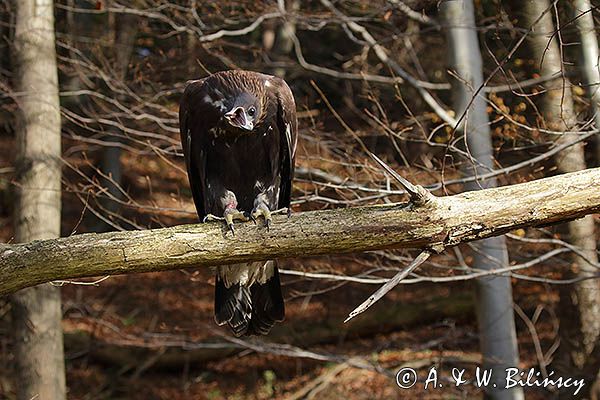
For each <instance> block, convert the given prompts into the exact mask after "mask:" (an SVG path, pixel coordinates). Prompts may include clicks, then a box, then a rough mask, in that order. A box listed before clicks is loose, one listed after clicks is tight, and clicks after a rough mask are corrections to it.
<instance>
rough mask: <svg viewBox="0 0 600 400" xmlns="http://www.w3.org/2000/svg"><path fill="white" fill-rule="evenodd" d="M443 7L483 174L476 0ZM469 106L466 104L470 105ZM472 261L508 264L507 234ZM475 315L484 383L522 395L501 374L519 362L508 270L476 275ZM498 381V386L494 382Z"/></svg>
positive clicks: (493, 391)
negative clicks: (487, 377) (486, 372)
mask: <svg viewBox="0 0 600 400" xmlns="http://www.w3.org/2000/svg"><path fill="white" fill-rule="evenodd" d="M441 12H442V15H443V18H444V20H445V23H446V25H447V28H446V29H447V37H448V47H449V49H448V51H449V64H450V68H451V69H452V70H453V72H454V73H455V74H456V75H457V76H458V77H459V79H455V80H453V82H452V94H453V103H454V104H453V105H454V110H455V111H456V115H457V116H460V115H462V114H463V113H465V112H466V115H465V118H464V119H463V121H462V122H461V124H460V126H458V127H456V130H457V132H458V131H463V132H464V141H465V143H464V144H465V147H466V148H467V149H468V151H469V153H470V155H471V157H472V158H473V160H465V164H464V166H463V167H462V170H463V173H465V174H466V175H473V174H481V173H485V172H488V171H489V170H491V169H493V154H492V139H491V133H490V122H489V118H488V115H487V112H486V102H485V99H484V98H483V94H482V93H483V92H480V93H479V94H478V95H477V96H476V97H475V98H474V97H473V96H475V92H476V91H477V90H478V89H479V88H480V87H481V86H482V85H483V71H482V64H483V62H482V59H481V52H480V49H479V41H478V38H477V30H476V26H475V12H474V9H473V1H472V0H457V1H447V2H444V3H442V5H441ZM467 108H468V109H467ZM493 186H496V181H495V180H494V179H490V180H487V181H485V182H474V183H472V184H468V185H467V187H465V189H466V190H477V189H480V188H488V187H493ZM474 249H475V254H474V261H473V267H474V268H477V269H482V270H490V269H495V268H498V267H504V266H507V265H508V252H507V250H506V243H505V239H504V237H503V236H500V237H493V238H489V239H485V240H481V241H478V242H476V243H475V244H474ZM476 294H477V302H476V303H477V304H478V307H477V319H478V323H479V334H480V340H481V352H482V354H483V364H484V368H486V369H488V368H491V369H493V375H492V376H493V379H494V382H495V385H490V386H488V388H487V389H486V397H487V398H491V399H523V390H522V389H521V388H519V387H515V388H512V389H510V390H503V388H504V386H505V384H504V383H503V381H502V375H503V374H505V370H506V368H508V367H515V366H517V365H519V352H518V348H517V338H516V331H515V320H514V313H513V300H512V287H511V282H510V278H509V277H507V276H490V277H486V278H480V279H478V280H477V293H476ZM494 386H495V387H494Z"/></svg>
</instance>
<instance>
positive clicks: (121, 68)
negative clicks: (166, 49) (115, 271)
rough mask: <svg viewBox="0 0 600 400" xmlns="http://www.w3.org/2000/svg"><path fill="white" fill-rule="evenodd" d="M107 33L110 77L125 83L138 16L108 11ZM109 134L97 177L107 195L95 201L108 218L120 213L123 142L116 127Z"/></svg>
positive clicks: (102, 224)
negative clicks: (110, 61)
mask: <svg viewBox="0 0 600 400" xmlns="http://www.w3.org/2000/svg"><path fill="white" fill-rule="evenodd" d="M108 22H109V23H108V32H107V33H108V36H109V40H108V43H110V46H111V48H109V49H108V54H110V53H112V54H111V56H112V59H113V66H114V77H115V78H116V80H117V81H118V82H117V85H121V86H125V85H126V84H125V80H126V77H127V71H128V69H129V60H130V59H131V55H132V54H133V46H134V44H135V38H136V36H137V32H138V23H139V22H140V20H139V18H138V17H137V16H135V15H128V14H125V15H118V14H115V13H110V14H109V18H108ZM117 100H118V101H121V102H123V101H124V98H123V96H122V95H118V96H117ZM109 132H110V133H109V134H108V135H106V136H105V140H106V141H107V142H111V143H116V144H115V145H114V146H106V147H104V149H103V151H102V163H101V170H102V174H103V175H104V176H103V177H101V178H100V182H101V183H102V186H104V187H105V188H106V189H107V194H106V195H107V196H110V198H102V199H101V200H100V201H99V203H100V207H101V208H102V210H101V212H103V213H105V214H106V218H107V219H108V220H113V219H114V218H113V215H115V214H118V213H119V212H120V205H119V203H118V202H117V201H115V200H113V199H119V200H121V199H123V197H124V196H123V193H122V192H121V183H122V176H123V173H122V166H121V153H122V150H121V147H120V146H119V145H118V143H121V142H123V134H122V132H121V131H120V130H119V129H117V128H113V129H110V131H109ZM113 229H114V227H113V226H111V225H110V224H108V223H107V222H106V221H104V220H101V219H99V220H98V224H97V225H96V227H95V228H94V230H95V231H96V232H107V231H111V230H113Z"/></svg>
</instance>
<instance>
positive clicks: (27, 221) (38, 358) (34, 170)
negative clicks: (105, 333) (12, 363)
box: [11, 0, 66, 400]
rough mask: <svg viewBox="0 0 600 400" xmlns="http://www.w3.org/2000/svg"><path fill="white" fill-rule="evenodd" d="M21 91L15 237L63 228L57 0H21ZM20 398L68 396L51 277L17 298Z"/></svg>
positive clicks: (47, 234)
mask: <svg viewBox="0 0 600 400" xmlns="http://www.w3.org/2000/svg"><path fill="white" fill-rule="evenodd" d="M14 6H15V9H16V10H17V13H16V14H17V15H16V21H15V40H14V59H15V77H16V79H15V81H16V82H15V91H16V92H17V93H22V95H21V96H20V97H19V102H18V104H19V107H20V111H19V113H18V116H17V127H16V135H17V146H18V150H17V159H16V180H17V184H16V195H17V196H16V197H17V202H16V204H15V218H14V221H15V240H16V241H17V242H29V241H31V240H35V239H49V238H55V237H58V236H60V212H61V202H60V201H61V186H60V181H61V161H60V155H61V142H60V108H59V98H58V72H57V68H56V51H55V48H54V45H55V40H54V14H53V13H54V4H53V1H52V0H18V1H15V5H14ZM11 301H12V315H13V329H14V339H15V342H14V346H15V356H16V374H17V376H16V377H17V382H18V384H17V385H15V386H16V387H17V388H18V389H17V398H18V399H22V400H30V399H39V400H61V399H65V398H66V393H65V392H66V389H65V386H66V385H65V367H64V357H63V336H62V329H61V319H62V313H61V305H60V290H59V289H58V288H57V287H54V286H51V285H49V284H45V285H40V286H37V287H33V288H29V289H25V290H22V291H20V292H18V293H16V294H15V295H13V296H12V298H11Z"/></svg>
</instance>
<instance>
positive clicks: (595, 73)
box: [573, 0, 600, 165]
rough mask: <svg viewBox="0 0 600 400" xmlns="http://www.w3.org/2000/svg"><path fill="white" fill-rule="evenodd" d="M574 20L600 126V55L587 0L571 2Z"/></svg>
mask: <svg viewBox="0 0 600 400" xmlns="http://www.w3.org/2000/svg"><path fill="white" fill-rule="evenodd" d="M573 8H574V14H575V15H574V18H575V23H576V24H577V30H578V31H579V37H580V39H581V55H582V57H581V64H582V66H583V73H584V78H585V83H586V84H587V85H588V93H589V95H590V99H591V109H592V112H593V113H594V121H595V122H596V127H599V126H600V65H598V63H599V62H600V55H599V54H598V37H597V36H596V30H595V29H594V16H593V14H592V11H593V9H592V5H591V4H590V1H589V0H573ZM596 165H600V135H596Z"/></svg>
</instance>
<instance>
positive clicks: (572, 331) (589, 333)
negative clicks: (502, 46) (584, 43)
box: [524, 0, 600, 396]
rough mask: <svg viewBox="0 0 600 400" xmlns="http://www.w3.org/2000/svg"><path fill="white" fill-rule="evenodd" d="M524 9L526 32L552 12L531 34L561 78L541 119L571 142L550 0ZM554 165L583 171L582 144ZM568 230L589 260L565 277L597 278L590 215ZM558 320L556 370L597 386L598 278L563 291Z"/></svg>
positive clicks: (572, 123) (568, 97)
mask: <svg viewBox="0 0 600 400" xmlns="http://www.w3.org/2000/svg"><path fill="white" fill-rule="evenodd" d="M524 6H525V22H526V24H527V26H528V27H529V26H532V25H534V23H535V22H536V20H537V19H538V18H540V16H541V15H542V14H543V13H544V12H545V11H547V10H549V12H546V14H545V15H544V16H543V17H542V18H541V19H540V20H539V22H537V24H536V25H535V26H534V31H533V32H532V34H531V35H530V45H531V49H532V50H533V56H534V57H535V60H536V61H538V62H540V61H541V60H543V63H542V64H541V66H540V69H541V71H540V72H541V74H542V76H556V77H557V78H556V79H555V80H552V81H549V82H548V83H547V84H546V90H547V91H546V93H545V94H544V95H543V98H542V103H541V106H542V114H543V116H544V119H545V122H546V124H547V127H548V128H550V129H552V130H557V131H562V132H564V133H563V134H562V135H561V136H560V137H559V138H558V140H557V142H558V143H562V142H565V141H569V140H572V139H573V138H574V137H576V134H573V133H568V131H569V130H570V129H573V128H575V127H576V124H577V120H576V116H575V112H574V106H573V96H572V93H571V85H570V82H569V80H568V79H567V78H566V77H564V76H563V74H562V67H563V63H562V60H561V52H560V48H559V44H558V41H557V39H556V34H555V26H554V22H553V20H552V15H553V14H554V13H553V9H552V8H551V5H550V3H549V1H548V0H527V1H525V2H524ZM555 162H556V165H557V167H558V169H559V171H560V172H572V171H578V170H582V169H585V168H586V164H585V157H584V144H583V143H579V144H578V145H575V146H571V147H569V148H568V149H566V150H564V151H563V152H561V153H559V154H558V156H557V157H556V158H555ZM568 230H569V237H570V241H571V243H572V244H573V245H575V246H577V247H579V248H580V249H581V250H582V251H583V252H584V254H585V257H581V256H579V255H573V260H572V265H571V269H570V271H569V272H567V273H566V275H567V276H566V277H567V278H574V277H576V278H587V277H590V276H595V275H596V274H597V272H598V270H597V268H596V267H594V266H593V265H590V262H591V263H598V255H597V253H596V240H595V235H594V220H593V217H592V216H591V215H589V216H587V217H585V218H582V219H579V220H576V221H571V222H569V223H568ZM586 260H587V261H586ZM588 261H589V262H588ZM560 318H561V324H560V335H561V348H560V349H559V355H558V356H557V358H556V360H555V365H556V366H557V368H560V369H564V370H565V371H567V372H569V373H571V374H573V373H574V372H575V371H579V373H580V374H582V375H584V376H585V377H586V379H588V381H593V380H594V378H595V376H596V374H597V372H598V366H599V364H598V361H596V360H593V357H590V355H591V354H592V352H593V350H594V347H595V346H597V345H598V335H599V334H600V285H599V284H598V280H597V279H586V280H583V281H580V282H578V283H575V284H573V285H572V286H569V287H565V288H563V290H562V291H561V303H560ZM589 387H590V385H588V386H587V387H586V389H588V390H589ZM565 395H566V396H568V395H567V394H565ZM584 395H585V394H584Z"/></svg>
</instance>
